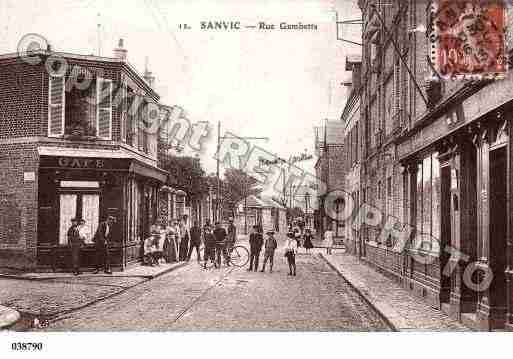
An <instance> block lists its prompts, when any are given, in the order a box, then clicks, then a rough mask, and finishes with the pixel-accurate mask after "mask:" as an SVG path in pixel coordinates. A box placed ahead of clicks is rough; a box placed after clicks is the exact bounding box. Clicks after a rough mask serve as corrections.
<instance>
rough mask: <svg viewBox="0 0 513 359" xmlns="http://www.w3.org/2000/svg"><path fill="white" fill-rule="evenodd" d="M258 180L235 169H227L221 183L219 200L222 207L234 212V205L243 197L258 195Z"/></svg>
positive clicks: (259, 190)
mask: <svg viewBox="0 0 513 359" xmlns="http://www.w3.org/2000/svg"><path fill="white" fill-rule="evenodd" d="M257 184H258V181H257V180H256V179H254V178H253V177H250V176H248V175H247V174H246V173H245V172H243V171H241V170H237V169H227V170H226V171H225V173H224V180H223V181H222V183H221V200H222V203H223V209H224V210H225V211H228V212H229V213H232V214H233V213H234V212H235V206H236V205H237V203H238V202H239V201H240V200H242V199H243V198H244V197H247V196H250V195H259V194H260V193H261V192H262V188H259V187H258V186H257Z"/></svg>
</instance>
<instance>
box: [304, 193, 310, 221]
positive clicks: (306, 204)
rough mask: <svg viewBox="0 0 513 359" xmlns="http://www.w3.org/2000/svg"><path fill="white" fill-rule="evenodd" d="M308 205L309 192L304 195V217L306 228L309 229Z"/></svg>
mask: <svg viewBox="0 0 513 359" xmlns="http://www.w3.org/2000/svg"><path fill="white" fill-rule="evenodd" d="M309 204H310V192H308V191H307V192H306V193H305V217H306V226H307V227H310V217H309V216H308V205H309Z"/></svg>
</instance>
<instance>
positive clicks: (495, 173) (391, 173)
mask: <svg viewBox="0 0 513 359" xmlns="http://www.w3.org/2000/svg"><path fill="white" fill-rule="evenodd" d="M358 5H359V7H360V9H361V10H362V15H363V17H362V18H363V22H364V24H363V48H362V65H361V87H360V89H359V90H357V91H358V94H359V95H360V121H359V122H360V123H359V124H356V121H354V120H347V119H346V121H347V126H348V131H346V139H345V143H346V146H345V149H346V158H347V157H348V156H350V155H349V151H350V148H351V147H352V146H348V145H347V143H348V142H349V143H354V137H353V139H352V136H354V135H353V134H352V131H351V128H358V135H357V137H358V139H359V140H358V144H356V145H355V146H357V148H358V149H359V151H360V152H359V155H358V156H357V157H356V163H353V164H352V165H351V168H352V169H353V170H352V171H350V172H348V174H347V176H346V180H347V185H348V187H347V188H348V189H349V190H350V192H351V193H353V196H354V197H355V198H357V200H356V201H357V202H358V203H359V204H360V205H361V204H362V203H366V204H370V205H371V206H373V207H374V208H377V209H379V211H380V213H382V215H383V220H382V221H381V224H379V225H377V226H370V225H367V226H363V227H361V228H360V230H359V231H358V232H356V233H354V234H355V235H354V236H350V237H349V238H348V248H350V249H352V251H353V252H354V253H355V254H357V255H359V256H361V257H362V258H363V259H364V260H365V261H367V262H368V263H369V264H371V265H373V266H375V267H376V268H378V269H379V270H381V271H383V272H385V273H387V274H388V275H390V276H392V277H393V278H396V279H397V280H398V281H399V282H401V283H402V284H403V285H404V287H405V288H408V289H410V290H412V292H413V293H415V294H416V295H418V296H421V297H424V298H425V299H426V300H427V301H428V302H429V303H431V304H432V305H433V306H434V307H437V308H439V309H441V310H444V311H446V312H447V313H449V314H450V315H451V316H453V317H455V318H457V319H459V320H462V321H463V322H465V323H466V324H468V325H470V326H473V327H475V328H478V329H484V330H490V329H497V328H506V329H513V271H512V270H511V268H513V241H512V237H513V236H512V233H513V215H512V212H511V210H512V209H511V204H512V203H513V197H512V191H511V188H512V184H513V172H512V168H513V167H512V164H513V162H512V159H513V156H512V154H511V153H512V152H511V146H512V140H513V136H512V135H511V130H512V115H511V113H512V112H511V108H512V107H511V106H512V105H513V101H512V100H513V95H512V93H513V92H512V91H511V89H512V88H513V75H511V72H509V73H508V74H507V75H506V78H505V79H504V80H495V81H487V80H481V81H480V80H474V81H449V80H448V81H442V80H434V78H433V71H432V69H431V67H430V61H429V57H428V55H429V49H430V47H429V46H430V43H429V39H428V34H426V33H424V32H419V31H418V29H421V28H422V27H424V28H427V29H428V30H429V28H430V12H429V9H430V5H431V2H430V1H429V0H404V1H393V2H390V1H386V2H384V1H374V0H368V1H365V0H360V1H358ZM506 8H507V12H508V14H507V17H506V18H507V19H508V21H509V22H510V23H511V21H512V17H511V15H512V14H511V8H510V7H506ZM509 25H510V24H509ZM507 29H508V30H507V31H506V40H507V46H509V47H508V48H510V46H511V41H512V33H511V26H509V27H508V28H507ZM401 58H402V59H404V62H403V61H402V59H401ZM355 91H356V90H355ZM350 106H351V105H350V103H349V102H348V104H347V105H346V110H344V113H346V114H347V113H349V112H350V111H349V110H350V109H349V107H350ZM353 123H355V124H354V125H353ZM350 162H353V161H350ZM357 172H359V174H358V173H357ZM390 216H391V217H394V218H395V219H396V220H397V224H396V225H395V226H394V227H393V229H396V230H404V229H405V228H406V227H403V224H409V225H411V226H413V228H414V231H413V232H412V235H411V236H410V239H411V241H410V242H409V245H408V246H407V247H406V249H404V250H401V247H400V246H396V245H395V244H397V236H395V234H394V233H393V232H392V231H388V232H383V228H384V225H385V223H386V220H387V219H389V218H390ZM383 233H384V234H385V235H383ZM420 237H422V238H423V239H424V238H428V240H422V241H419V240H418V239H419V238H420ZM355 242H356V243H355ZM357 248H358V250H356V249H357ZM449 248H452V250H457V251H460V252H462V253H463V254H464V255H465V260H461V259H459V260H458V259H455V256H452V255H450V252H447V250H451V249H449ZM420 259H422V260H420ZM449 268H454V270H452V271H444V269H446V270H447V269H449ZM469 273H470V274H474V275H473V276H470V280H471V281H470V282H469V278H466V277H465V276H467V277H468V276H469ZM487 273H492V274H493V277H492V278H493V279H492V281H491V285H490V286H485V285H483V281H482V280H483V279H484V278H486V276H487ZM480 286H482V287H480Z"/></svg>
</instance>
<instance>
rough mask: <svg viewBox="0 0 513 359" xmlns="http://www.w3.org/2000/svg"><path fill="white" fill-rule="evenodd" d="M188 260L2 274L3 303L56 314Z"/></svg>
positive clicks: (32, 313)
mask: <svg viewBox="0 0 513 359" xmlns="http://www.w3.org/2000/svg"><path fill="white" fill-rule="evenodd" d="M184 265H186V263H184V262H181V263H173V264H161V265H160V266H155V267H148V266H134V267H132V268H129V270H127V271H125V272H118V273H115V274H113V275H104V274H92V273H85V274H82V275H79V276H74V275H72V274H71V273H20V274H16V275H7V276H0V305H4V306H7V307H10V308H13V309H15V310H17V311H19V312H21V313H22V316H34V317H53V316H56V315H58V314H61V313H67V312H70V311H73V310H76V309H78V308H82V307H85V306H88V305H91V304H92V303H95V302H98V301H101V300H104V299H106V298H109V297H111V296H113V295H116V294H118V293H121V292H123V291H125V290H128V289H130V288H132V287H134V286H136V285H139V284H141V283H143V282H146V281H149V280H151V279H154V278H158V277H159V276H162V275H164V274H167V273H169V272H171V271H172V270H175V269H177V268H180V267H182V266H184Z"/></svg>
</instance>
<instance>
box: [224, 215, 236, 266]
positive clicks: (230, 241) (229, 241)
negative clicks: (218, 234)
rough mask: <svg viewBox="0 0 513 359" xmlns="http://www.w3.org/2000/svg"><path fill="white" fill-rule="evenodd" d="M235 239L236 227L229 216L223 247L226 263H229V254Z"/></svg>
mask: <svg viewBox="0 0 513 359" xmlns="http://www.w3.org/2000/svg"><path fill="white" fill-rule="evenodd" d="M236 240H237V228H236V227H235V225H234V224H233V218H231V217H230V219H229V224H228V236H227V237H226V249H225V259H226V262H227V263H230V255H231V253H232V249H233V247H234V246H235V241H236Z"/></svg>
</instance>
